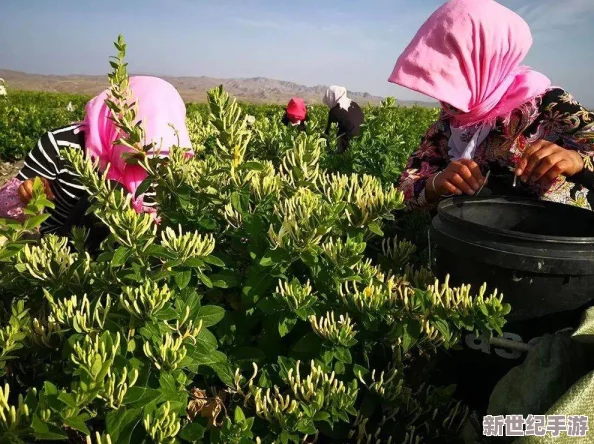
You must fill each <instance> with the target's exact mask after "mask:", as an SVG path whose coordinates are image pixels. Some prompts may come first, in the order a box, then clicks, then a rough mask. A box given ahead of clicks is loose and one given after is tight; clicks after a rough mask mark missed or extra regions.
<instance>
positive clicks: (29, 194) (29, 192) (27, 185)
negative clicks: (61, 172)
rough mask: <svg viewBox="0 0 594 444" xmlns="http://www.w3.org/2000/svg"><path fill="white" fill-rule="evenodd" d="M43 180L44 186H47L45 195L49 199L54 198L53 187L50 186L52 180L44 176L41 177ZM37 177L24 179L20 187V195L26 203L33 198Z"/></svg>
mask: <svg viewBox="0 0 594 444" xmlns="http://www.w3.org/2000/svg"><path fill="white" fill-rule="evenodd" d="M40 179H41V182H43V186H44V187H45V195H46V196H47V198H48V199H49V200H54V193H52V188H51V186H50V181H49V180H47V179H46V178H44V177H40ZM34 182H35V179H27V180H26V181H24V182H23V183H22V184H21V186H20V187H19V197H20V198H21V202H23V203H24V204H25V205H26V204H28V203H29V202H30V201H31V199H32V198H33V184H34Z"/></svg>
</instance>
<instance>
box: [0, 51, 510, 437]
mask: <svg viewBox="0 0 594 444" xmlns="http://www.w3.org/2000/svg"><path fill="white" fill-rule="evenodd" d="M116 47H117V48H118V53H119V54H118V58H116V59H115V65H116V67H117V68H116V69H115V70H114V73H113V74H112V76H111V77H110V80H111V88H112V92H113V93H114V97H117V96H118V94H120V95H121V91H122V89H121V88H123V87H124V86H125V84H126V79H127V76H126V69H125V65H124V64H123V58H124V48H125V47H124V46H123V43H122V42H119V43H118V45H117V46H116ZM1 100H2V101H1V102H0V158H1V159H2V161H3V162H6V163H8V164H11V165H12V164H14V163H16V162H18V161H19V160H20V159H22V158H23V156H24V155H26V153H27V152H28V150H29V149H30V147H32V146H33V145H34V144H35V143H36V140H37V138H38V137H39V135H40V134H42V133H43V132H44V131H45V130H48V129H50V128H53V127H57V126H60V125H65V124H67V123H69V122H72V121H76V120H78V119H80V118H81V117H82V112H83V106H84V103H85V101H86V100H87V98H86V97H81V96H69V95H53V94H43V93H24V92H23V93H20V92H12V91H10V89H9V90H8V95H7V96H5V97H3V98H1ZM116 103H117V112H118V113H121V115H124V116H132V115H133V109H132V108H130V107H129V106H128V105H127V104H126V103H125V102H124V101H116ZM188 111H189V112H188V126H189V129H190V132H191V137H192V143H193V148H194V150H195V152H196V155H195V156H194V157H193V158H192V159H191V160H188V159H187V158H186V157H185V155H184V152H183V151H182V150H181V149H178V150H175V151H174V152H173V153H172V155H171V156H170V158H169V159H168V160H167V161H165V160H162V159H147V158H144V157H143V156H142V148H141V147H136V149H137V150H138V156H139V159H140V160H139V161H140V162H141V163H142V165H143V166H144V167H145V169H146V170H147V171H148V173H149V179H150V181H153V182H154V183H156V184H157V185H158V186H157V198H156V200H157V203H158V206H159V214H160V221H159V223H158V224H156V223H154V221H153V220H152V219H151V218H150V216H148V215H146V214H138V213H136V212H135V211H134V210H133V209H132V208H131V206H130V201H129V199H127V198H126V196H125V195H123V194H122V193H121V192H120V191H117V190H114V189H113V188H112V187H111V186H110V185H109V183H108V182H106V181H104V180H102V178H100V177H99V176H98V175H97V174H96V172H95V170H94V168H93V165H92V164H91V163H90V161H87V160H85V159H83V157H82V155H81V153H79V152H76V151H66V152H65V153H64V155H65V157H66V158H67V160H68V161H69V163H70V164H71V165H72V167H73V168H74V170H75V171H76V172H77V174H78V175H79V176H80V178H81V181H82V183H83V184H84V185H85V186H86V187H87V189H88V190H89V192H90V194H91V196H92V202H93V207H92V209H93V211H94V212H95V214H96V215H97V217H98V218H99V223H100V224H101V226H103V227H107V228H108V229H109V233H110V235H109V237H108V238H107V240H106V241H105V242H103V243H102V245H101V247H100V249H99V251H98V252H88V251H86V250H85V242H84V239H85V235H86V233H84V232H83V230H77V231H75V232H74V233H73V235H72V238H71V239H70V240H69V239H67V238H61V237H57V236H53V235H51V236H46V237H44V238H42V239H41V240H40V241H39V242H29V241H26V240H25V239H27V236H28V234H29V233H30V231H31V230H32V229H34V228H35V227H36V226H38V225H39V224H40V223H41V221H42V220H43V218H44V217H45V216H44V215H40V212H41V210H42V209H43V208H44V207H46V206H48V205H49V204H50V202H48V201H47V200H46V199H45V197H44V194H43V191H42V188H43V187H42V186H41V184H40V183H39V184H37V186H36V189H35V192H34V197H33V199H32V201H31V203H30V204H29V206H28V212H29V214H30V217H29V218H28V219H27V220H26V221H25V222H24V223H23V224H19V223H14V222H9V221H4V222H3V223H2V224H0V230H1V231H0V232H1V233H2V234H3V236H4V240H3V243H2V244H1V245H0V295H1V300H0V306H1V316H2V317H1V322H0V327H1V328H0V363H1V364H2V365H1V368H0V380H1V381H2V384H1V385H0V441H2V442H11V443H17V442H23V443H24V442H33V441H38V442H46V441H64V442H74V443H79V442H80V443H84V442H89V443H97V444H99V443H104V444H107V443H153V442H154V443H174V442H180V443H186V442H187V443H190V442H212V443H215V442H216V443H241V444H243V443H251V442H257V443H273V442H274V443H301V442H321V443H323V442H338V443H342V442H357V443H380V442H388V443H391V442H393V443H401V442H402V443H407V444H408V443H414V444H420V443H434V442H459V440H460V439H461V437H462V436H463V435H465V436H471V437H477V439H478V436H479V434H478V432H477V430H479V425H480V424H477V422H476V418H474V417H473V416H472V414H471V413H472V412H471V411H470V409H469V408H468V407H466V406H464V405H463V404H462V403H460V402H458V401H456V400H455V399H454V398H453V396H452V395H453V388H452V387H450V386H433V385H430V384H428V383H427V382H428V381H429V379H430V374H429V373H430V370H431V368H432V366H431V365H429V364H430V363H431V362H432V359H433V356H435V354H436V353H437V352H438V351H439V350H445V349H449V348H451V347H453V346H454V345H455V344H457V343H458V342H459V340H460V338H461V335H462V334H463V333H465V332H472V331H500V329H501V327H502V326H503V324H504V317H505V315H506V314H507V313H508V312H509V310H510V307H509V306H508V305H506V304H505V303H503V302H502V300H501V298H500V297H498V296H495V295H494V293H492V292H493V291H494V289H492V288H489V289H488V290H487V291H485V289H482V290H481V289H469V288H466V287H465V288H451V287H450V286H449V285H448V283H447V282H437V281H436V280H435V278H434V277H433V276H432V274H431V271H430V270H429V269H428V268H427V256H426V251H425V248H426V243H425V242H426V228H427V219H426V216H423V215H416V216H407V215H404V214H403V212H402V209H403V205H402V194H401V193H400V192H399V191H398V190H397V189H396V188H395V187H394V186H393V184H394V182H395V181H396V180H397V178H398V175H399V173H400V171H401V169H402V168H403V166H404V163H405V161H406V158H407V157H408V154H409V152H410V151H411V150H412V149H414V148H415V147H416V146H417V144H418V142H419V140H420V137H421V136H422V135H423V133H424V132H425V130H426V128H427V127H428V125H429V123H430V122H431V121H432V120H434V119H435V118H436V111H435V110H432V109H426V108H404V107H399V106H397V104H396V103H395V102H394V101H393V100H391V99H388V100H386V101H385V102H384V103H383V104H382V106H379V107H374V108H368V109H366V110H365V113H366V127H365V129H364V131H363V134H362V135H361V137H360V138H359V139H358V140H357V141H356V142H354V143H353V144H352V145H351V148H350V150H349V152H348V153H347V154H346V155H343V156H339V155H337V154H334V146H335V140H334V137H333V136H331V137H329V140H325V139H322V138H321V137H320V136H321V134H322V131H323V129H324V128H325V124H326V114H327V110H326V109H324V108H322V107H315V108H313V109H312V111H311V113H312V114H311V124H310V126H309V129H308V131H307V132H306V133H297V132H295V131H294V130H293V129H292V128H286V127H284V126H283V125H282V124H281V123H280V117H281V114H282V109H281V108H280V107H278V106H251V105H246V106H240V105H238V104H237V103H236V102H235V100H234V99H233V98H231V97H230V96H229V95H228V94H227V93H226V92H225V91H224V90H223V89H221V88H215V89H213V90H211V91H210V93H209V103H208V104H207V105H192V104H190V105H189V106H188ZM250 116H253V119H252V118H251V117H250ZM126 122H127V120H126V119H123V123H122V124H121V128H122V130H124V131H125V132H126V133H128V134H130V133H132V132H133V131H134V128H132V126H130V125H129V124H126ZM146 183H147V185H148V183H149V182H148V181H147V182H146Z"/></svg>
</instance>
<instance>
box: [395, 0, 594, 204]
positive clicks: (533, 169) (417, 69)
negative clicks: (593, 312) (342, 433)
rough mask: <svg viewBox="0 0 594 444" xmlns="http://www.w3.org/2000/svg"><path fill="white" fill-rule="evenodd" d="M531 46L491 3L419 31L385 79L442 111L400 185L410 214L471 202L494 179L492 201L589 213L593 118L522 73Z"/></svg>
mask: <svg viewBox="0 0 594 444" xmlns="http://www.w3.org/2000/svg"><path fill="white" fill-rule="evenodd" d="M531 46H532V36H531V33H530V28H529V27H528V24H527V23H526V22H525V21H524V20H523V19H522V18H521V17H520V16H518V15H517V14H516V13H514V12H512V11H511V10H509V9H507V8H505V7H503V6H502V5H500V4H499V3H497V2H495V1H493V0H452V1H450V2H447V3H446V4H445V5H443V6H442V7H440V8H439V9H438V10H437V11H436V12H435V13H433V15H431V17H430V18H429V19H428V20H427V21H426V22H425V24H423V26H422V27H421V28H420V30H419V31H418V32H417V35H416V36H415V37H414V39H413V40H412V42H411V43H410V44H409V46H408V47H407V48H406V50H405V51H404V53H403V54H402V55H401V56H400V58H399V59H398V61H397V62H396V66H395V68H394V71H393V73H392V75H391V77H390V79H389V80H390V82H392V83H396V84H398V85H402V86H404V87H406V88H409V89H412V90H415V91H418V92H420V93H423V94H425V95H428V96H430V97H432V98H434V99H436V100H438V101H439V102H440V103H441V105H442V109H443V110H442V115H441V118H440V120H439V121H438V122H436V123H435V124H434V125H433V126H432V127H431V128H430V129H429V130H428V132H427V134H426V136H425V137H424V140H423V141H422V143H421V146H420V148H419V149H418V150H417V151H416V152H414V153H413V154H412V156H411V157H410V159H409V160H408V164H407V167H406V170H405V171H404V172H403V174H402V176H401V179H400V187H401V189H402V190H403V192H404V194H405V199H406V201H407V203H408V205H409V207H411V208H423V207H428V206H430V205H431V204H435V203H436V202H438V201H439V200H440V199H441V198H443V197H445V196H447V195H451V194H455V195H461V194H466V195H473V194H475V193H476V192H477V191H478V190H479V189H480V188H481V186H483V184H484V183H485V177H486V176H487V174H488V179H489V180H488V181H489V185H488V186H489V188H490V190H491V191H492V192H494V193H496V194H506V195H520V196H524V197H536V198H539V199H543V200H549V201H555V202H561V203H566V204H570V205H575V206H579V207H584V208H587V209H592V207H593V204H594V194H592V193H591V192H590V191H591V190H592V189H593V185H594V164H593V162H592V157H593V156H594V150H593V148H594V114H593V113H591V112H588V111H587V110H586V109H585V108H584V107H583V106H581V105H580V104H579V103H578V102H577V101H576V100H575V99H574V98H573V97H572V96H571V95H570V94H569V93H567V92H566V91H564V90H563V89H561V88H555V87H551V83H550V81H549V79H548V78H547V77H545V76H544V75H543V74H541V73H538V72H536V71H533V70H532V69H530V68H528V67H526V66H522V65H521V63H522V61H523V60H524V58H525V56H526V54H527V53H528V50H529V49H530V47H531Z"/></svg>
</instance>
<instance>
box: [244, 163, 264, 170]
mask: <svg viewBox="0 0 594 444" xmlns="http://www.w3.org/2000/svg"><path fill="white" fill-rule="evenodd" d="M239 169H240V170H248V171H264V165H263V164H261V163H260V162H255V161H250V162H244V163H243V164H242V165H241V166H240V167H239Z"/></svg>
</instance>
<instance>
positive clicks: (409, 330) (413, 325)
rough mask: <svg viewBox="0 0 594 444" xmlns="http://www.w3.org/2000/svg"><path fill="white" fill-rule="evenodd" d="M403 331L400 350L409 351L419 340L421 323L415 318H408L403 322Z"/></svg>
mask: <svg viewBox="0 0 594 444" xmlns="http://www.w3.org/2000/svg"><path fill="white" fill-rule="evenodd" d="M403 327H404V331H403V336H402V350H403V351H404V352H407V351H409V350H410V349H411V348H412V347H413V346H414V345H415V344H416V343H417V341H418V340H419V338H420V337H421V333H422V328H421V323H420V322H419V321H415V320H412V319H411V320H409V321H408V322H407V323H406V324H404V326H403Z"/></svg>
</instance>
